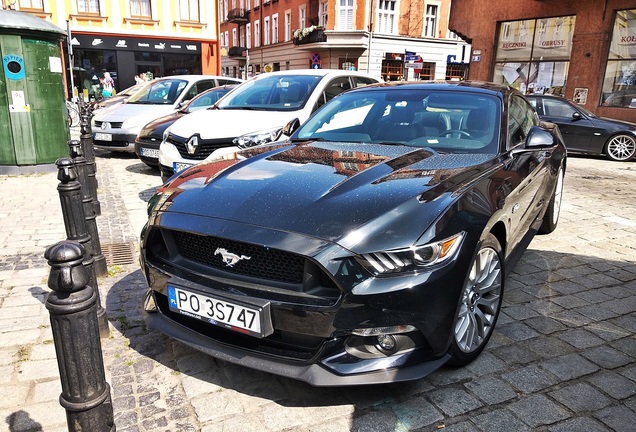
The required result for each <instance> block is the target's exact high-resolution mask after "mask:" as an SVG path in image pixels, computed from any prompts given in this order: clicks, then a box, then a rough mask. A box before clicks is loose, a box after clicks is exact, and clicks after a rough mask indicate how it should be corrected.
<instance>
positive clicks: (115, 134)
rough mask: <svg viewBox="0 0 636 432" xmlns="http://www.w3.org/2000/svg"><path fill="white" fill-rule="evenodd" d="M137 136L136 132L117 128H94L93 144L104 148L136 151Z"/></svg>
mask: <svg viewBox="0 0 636 432" xmlns="http://www.w3.org/2000/svg"><path fill="white" fill-rule="evenodd" d="M105 137H110V140H106V139H103V138H105ZM136 138H137V133H136V132H130V131H124V130H117V129H106V130H101V129H97V130H95V129H93V146H94V147H95V148H98V149H102V150H109V151H123V152H129V153H133V152H134V151H135V139H136Z"/></svg>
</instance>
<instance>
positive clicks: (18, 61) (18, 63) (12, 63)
mask: <svg viewBox="0 0 636 432" xmlns="http://www.w3.org/2000/svg"><path fill="white" fill-rule="evenodd" d="M2 66H3V67H4V74H5V75H6V76H7V78H9V79H12V80H19V79H24V76H25V74H24V59H23V58H22V57H20V56H19V55H17V54H7V55H6V56H4V57H2Z"/></svg>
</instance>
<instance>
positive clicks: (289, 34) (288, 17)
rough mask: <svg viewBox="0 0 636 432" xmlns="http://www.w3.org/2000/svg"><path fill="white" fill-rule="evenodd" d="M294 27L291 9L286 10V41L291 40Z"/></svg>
mask: <svg viewBox="0 0 636 432" xmlns="http://www.w3.org/2000/svg"><path fill="white" fill-rule="evenodd" d="M291 37H292V28H291V11H290V10H286V11H285V42H287V41H288V40H291Z"/></svg>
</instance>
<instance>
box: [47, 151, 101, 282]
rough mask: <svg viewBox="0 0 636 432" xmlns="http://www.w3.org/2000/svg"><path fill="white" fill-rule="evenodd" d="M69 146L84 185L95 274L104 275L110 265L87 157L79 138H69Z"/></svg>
mask: <svg viewBox="0 0 636 432" xmlns="http://www.w3.org/2000/svg"><path fill="white" fill-rule="evenodd" d="M68 146H69V154H70V156H71V158H72V159H73V163H74V165H75V168H76V171H77V180H78V181H79V183H80V185H81V187H82V188H81V191H82V203H83V207H84V217H85V218H86V227H87V229H88V233H89V234H90V236H91V245H92V247H91V248H90V249H89V251H90V253H91V255H92V256H93V260H94V263H93V267H94V268H95V274H96V275H97V276H99V277H103V276H106V275H107V274H108V266H107V264H106V258H105V257H104V255H103V254H102V246H101V242H100V240H99V233H98V231H97V221H96V220H95V217H96V216H97V214H96V213H95V210H96V208H95V205H94V198H93V196H92V195H91V192H90V190H89V189H90V188H89V185H88V183H89V180H88V168H87V166H86V158H85V157H84V153H83V149H82V146H81V145H80V142H79V141H78V140H69V141H68ZM58 168H59V166H58Z"/></svg>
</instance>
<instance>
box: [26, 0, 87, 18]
mask: <svg viewBox="0 0 636 432" xmlns="http://www.w3.org/2000/svg"><path fill="white" fill-rule="evenodd" d="M24 3H31V4H32V5H34V6H35V5H36V4H38V3H39V4H40V5H42V1H41V0H40V1H24V0H20V9H23V8H24V6H23V4H24ZM77 12H78V13H82V14H96V15H99V0H78V1H77Z"/></svg>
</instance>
